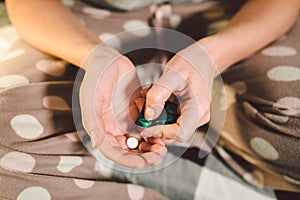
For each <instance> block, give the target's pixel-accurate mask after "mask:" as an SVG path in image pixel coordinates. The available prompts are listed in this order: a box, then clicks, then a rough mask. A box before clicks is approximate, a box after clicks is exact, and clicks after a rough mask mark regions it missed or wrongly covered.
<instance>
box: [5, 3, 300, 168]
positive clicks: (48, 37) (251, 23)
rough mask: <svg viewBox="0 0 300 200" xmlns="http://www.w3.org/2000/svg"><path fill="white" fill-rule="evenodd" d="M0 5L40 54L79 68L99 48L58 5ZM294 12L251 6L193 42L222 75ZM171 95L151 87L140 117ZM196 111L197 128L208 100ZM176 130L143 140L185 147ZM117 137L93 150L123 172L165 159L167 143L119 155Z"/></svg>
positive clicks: (195, 81)
mask: <svg viewBox="0 0 300 200" xmlns="http://www.w3.org/2000/svg"><path fill="white" fill-rule="evenodd" d="M5 3H6V5H7V10H8V14H9V17H10V20H11V22H12V24H13V25H14V26H15V27H16V29H17V31H18V33H19V35H20V37H21V38H22V39H23V40H25V41H26V42H27V43H29V44H30V45H32V46H33V47H35V48H37V49H39V50H41V51H43V52H45V53H48V54H50V55H53V56H56V57H59V58H61V59H63V60H66V61H68V62H70V63H72V64H74V65H76V66H81V64H82V63H83V61H84V59H85V58H86V57H87V56H88V55H89V53H90V52H91V50H92V49H93V48H94V47H96V46H97V45H98V44H99V43H101V41H100V40H99V39H98V37H97V36H96V35H94V34H93V33H92V32H90V31H89V30H88V29H87V28H85V27H84V26H83V25H82V24H80V23H79V20H78V19H77V18H76V17H75V16H74V15H73V14H72V13H71V11H70V10H69V9H68V8H66V7H65V6H63V5H62V4H61V3H60V1H59V0H22V1H20V0H6V2H5ZM299 9H300V1H299V0H289V2H288V3H287V1H284V0H251V1H249V2H248V3H246V4H245V5H244V6H243V8H241V9H240V11H239V12H238V13H237V14H236V15H235V17H233V19H232V20H231V21H230V23H229V25H228V26H227V27H226V28H225V29H223V30H222V31H221V32H219V33H217V34H215V35H212V36H209V37H205V38H202V39H200V40H199V41H197V42H198V43H199V44H201V45H202V46H203V47H204V48H205V49H206V52H207V53H208V54H209V56H210V57H211V58H212V60H213V61H214V62H215V64H216V66H217V68H218V69H219V71H220V72H222V71H224V70H225V69H227V68H228V67H229V66H231V65H232V64H234V63H236V62H238V61H240V60H242V59H245V58H247V57H249V56H251V55H252V54H254V53H255V52H257V51H258V50H260V49H261V48H263V47H264V46H266V45H267V44H269V43H270V42H272V41H274V40H275V39H277V38H279V37H280V36H281V35H283V34H285V33H286V32H287V31H288V30H289V29H290V28H291V27H292V26H293V24H294V23H295V21H296V20H297V18H298V15H299ZM32 13H34V15H33V14H32ZM266 25H267V28H266ZM119 62H121V63H124V62H125V63H126V62H128V67H129V68H130V67H132V66H131V65H132V63H130V61H127V60H126V58H121V59H120V61H119ZM115 65H116V66H117V65H118V63H116V64H115ZM167 65H168V66H170V67H174V68H176V69H180V70H182V73H183V74H185V75H186V78H187V79H188V80H189V81H190V82H191V84H190V85H191V87H192V88H195V91H198V92H199V93H201V92H202V94H203V91H205V92H206V93H208V91H207V89H205V88H204V87H205V86H204V84H203V81H202V80H201V78H199V77H193V74H195V73H194V72H193V71H192V70H191V69H192V68H191V67H189V66H188V64H187V63H184V61H183V60H182V59H181V58H180V57H179V56H178V57H176V56H175V57H174V58H173V59H172V60H171V61H169V63H167ZM182 65H183V66H185V67H182ZM179 66H181V67H179ZM112 84H113V83H112ZM199 85H203V87H202V89H203V90H201V88H200V89H199ZM196 86H197V87H198V88H197V89H196ZM108 88H109V87H108ZM101 92H102V93H105V92H107V93H109V92H110V91H105V89H103V91H101ZM171 92H172V91H169V90H167V89H166V88H164V87H160V86H157V85H156V86H155V87H152V88H151V89H150V90H149V92H148V93H147V97H146V113H145V117H146V118H148V119H149V118H150V117H151V116H149V115H147V114H148V112H147V109H149V108H151V107H153V106H154V105H161V107H163V104H164V101H166V100H167V99H168V97H169V95H170V93H171ZM207 96H209V95H207ZM158 97H161V98H158ZM201 105H202V106H204V107H205V110H207V111H208V112H203V113H201V115H200V116H199V118H200V122H201V123H202V124H203V123H205V122H207V121H208V120H209V106H210V98H206V99H204V100H203V99H202V102H201ZM108 123H109V122H108ZM112 123H113V122H112ZM180 126H184V124H180V123H176V124H173V125H167V126H165V127H163V129H162V130H163V132H162V133H161V132H160V133H159V134H158V133H156V132H151V131H149V132H148V136H152V135H155V136H159V137H163V139H176V140H178V141H185V140H186V139H188V137H189V135H185V136H180V135H179V136H178V134H177V133H178V129H179V127H180ZM110 136H113V135H110ZM119 137H120V135H118V136H116V137H115V138H113V139H112V140H111V141H115V144H113V145H111V144H110V143H109V142H108V141H106V142H104V143H102V144H101V147H99V148H100V149H101V151H102V152H104V153H105V154H106V155H109V157H110V159H112V160H114V161H119V162H120V160H121V164H122V165H125V166H129V167H145V166H150V165H159V164H160V163H161V161H162V159H161V158H162V156H163V155H164V154H165V149H164V148H165V147H164V145H162V144H164V143H162V141H167V140H158V139H151V142H150V143H149V144H152V145H153V146H154V147H150V146H149V144H144V143H143V144H142V145H141V147H140V148H142V149H143V147H144V150H143V151H142V153H139V154H137V153H136V152H131V153H130V152H128V150H126V149H124V146H123V145H124V142H125V140H124V138H122V135H121V139H119V140H118V138H119ZM157 140H158V141H157ZM120 141H121V142H120ZM159 145H160V146H159ZM122 147H123V148H122ZM153 149H155V150H153ZM143 152H144V153H143ZM153 152H154V153H153ZM156 152H159V153H156Z"/></svg>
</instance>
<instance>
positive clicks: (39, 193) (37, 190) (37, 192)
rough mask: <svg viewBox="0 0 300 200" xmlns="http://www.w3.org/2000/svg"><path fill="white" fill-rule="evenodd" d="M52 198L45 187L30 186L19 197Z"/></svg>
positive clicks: (25, 199)
mask: <svg viewBox="0 0 300 200" xmlns="http://www.w3.org/2000/svg"><path fill="white" fill-rule="evenodd" d="M41 199H43V200H50V199H51V196H50V194H49V192H48V190H46V189H45V188H43V187H29V188H26V189H25V190H23V191H22V192H21V193H20V194H19V195H18V197H17V200H41Z"/></svg>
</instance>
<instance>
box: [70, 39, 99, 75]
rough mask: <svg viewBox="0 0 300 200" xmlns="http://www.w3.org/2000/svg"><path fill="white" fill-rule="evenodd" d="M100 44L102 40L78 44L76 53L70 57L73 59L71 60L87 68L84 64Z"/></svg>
mask: <svg viewBox="0 0 300 200" xmlns="http://www.w3.org/2000/svg"><path fill="white" fill-rule="evenodd" d="M99 44H100V42H90V43H85V44H82V45H78V46H77V48H76V49H74V50H73V52H74V53H73V54H72V58H70V59H72V60H70V62H71V63H72V64H75V65H76V66H79V67H80V68H82V69H84V70H86V69H85V68H84V66H83V65H82V64H83V63H84V61H85V60H86V58H87V57H88V56H89V55H90V54H91V52H93V50H94V49H95V48H96V47H97V46H98V45H99Z"/></svg>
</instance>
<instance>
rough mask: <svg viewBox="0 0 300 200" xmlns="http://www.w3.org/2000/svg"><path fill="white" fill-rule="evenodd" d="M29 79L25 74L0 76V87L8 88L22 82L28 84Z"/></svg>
mask: <svg viewBox="0 0 300 200" xmlns="http://www.w3.org/2000/svg"><path fill="white" fill-rule="evenodd" d="M28 83H29V80H28V79H27V78H26V77H25V76H21V75H17V74H10V75H6V76H2V77H0V87H3V88H7V87H12V86H17V85H22V84H28Z"/></svg>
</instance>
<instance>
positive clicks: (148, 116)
mask: <svg viewBox="0 0 300 200" xmlns="http://www.w3.org/2000/svg"><path fill="white" fill-rule="evenodd" d="M154 114H155V113H154V110H153V109H152V108H149V107H148V108H147V109H146V116H145V118H146V119H147V120H148V121H150V120H153V118H154Z"/></svg>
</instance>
